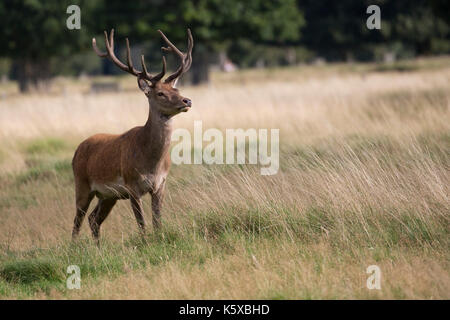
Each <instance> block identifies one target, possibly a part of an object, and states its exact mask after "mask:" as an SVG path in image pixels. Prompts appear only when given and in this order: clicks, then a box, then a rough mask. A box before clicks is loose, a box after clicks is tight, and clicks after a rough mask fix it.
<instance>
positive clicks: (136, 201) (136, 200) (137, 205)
mask: <svg viewBox="0 0 450 320" xmlns="http://www.w3.org/2000/svg"><path fill="white" fill-rule="evenodd" d="M130 202H131V208H132V209H133V213H134V216H135V217H136V221H137V223H138V226H139V230H140V232H141V235H144V234H145V220H144V210H143V209H142V202H141V198H140V197H137V196H131V197H130Z"/></svg>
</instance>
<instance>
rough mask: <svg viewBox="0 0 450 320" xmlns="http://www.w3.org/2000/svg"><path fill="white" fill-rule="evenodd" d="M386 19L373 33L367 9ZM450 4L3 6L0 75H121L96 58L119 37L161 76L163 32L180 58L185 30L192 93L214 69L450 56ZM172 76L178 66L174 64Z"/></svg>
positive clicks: (85, 2) (242, 0)
mask: <svg viewBox="0 0 450 320" xmlns="http://www.w3.org/2000/svg"><path fill="white" fill-rule="evenodd" d="M73 4H75V5H78V6H79V8H80V9H81V23H80V26H81V28H80V29H79V30H78V29H73V30H69V29H68V28H67V26H66V20H67V19H68V17H69V16H70V15H71V14H70V13H67V12H66V10H67V7H68V6H70V5H73ZM373 4H375V5H378V6H379V7H380V9H381V29H379V30H378V29H373V30H369V29H368V28H367V27H366V20H367V18H368V17H369V15H370V14H367V13H366V9H367V7H368V6H369V5H373ZM449 15H450V2H449V1H446V0H428V1H427V0H416V1H407V0H372V1H369V0H361V1H355V0H339V1H315V0H297V1H296V0H283V1H282V0H166V1H164V0H135V1H123V0H97V1H93V0H90V1H89V0H63V1H61V0H46V1H44V0H3V1H2V2H1V3H0V28H1V30H2V31H1V33H0V41H1V43H2V45H1V46H0V57H1V58H0V73H1V74H2V75H3V77H9V78H12V79H17V80H18V81H19V85H20V89H21V90H22V91H26V90H28V89H30V88H31V87H39V86H40V85H42V84H43V83H44V84H45V83H46V80H48V79H50V78H51V77H52V76H55V75H75V76H77V75H80V74H116V73H118V71H117V70H116V68H114V67H113V66H112V65H111V64H110V63H108V61H105V60H102V59H98V58H97V57H96V56H95V54H94V53H93V52H92V49H91V38H92V37H94V36H95V37H96V38H97V39H98V43H99V45H100V46H101V47H103V41H104V40H103V36H102V32H103V30H106V29H108V30H109V29H111V28H115V30H116V48H117V54H118V56H120V57H121V58H124V45H125V40H124V38H125V37H126V36H128V37H129V39H130V43H131V45H132V48H133V51H132V55H133V58H134V60H135V61H136V64H137V62H138V61H139V60H138V59H139V56H140V54H142V53H144V54H145V56H146V61H147V62H148V64H149V68H150V70H152V71H155V70H159V69H160V66H161V51H160V50H159V47H160V46H161V44H162V43H161V40H160V38H159V36H158V34H157V32H156V30H157V29H161V30H164V31H165V33H166V34H167V35H168V36H169V37H170V39H172V40H173V41H174V42H175V43H176V44H177V45H179V46H180V47H181V48H184V45H185V42H186V28H187V27H190V28H191V30H192V32H193V34H194V38H195V42H196V44H195V49H194V59H193V60H194V63H193V66H192V72H190V73H189V76H190V79H188V80H190V81H191V82H193V83H200V82H203V81H207V80H208V74H209V69H210V66H211V65H223V63H224V62H225V61H232V62H233V63H234V64H236V65H237V66H238V67H255V66H277V65H290V64H297V63H301V62H306V63H308V62H312V61H315V60H316V59H319V58H320V59H324V60H326V61H384V60H393V59H403V58H410V57H414V56H417V55H433V54H448V53H449V52H450V41H449V38H450V26H449V21H450V19H449ZM170 59H172V57H169V66H175V61H174V60H170Z"/></svg>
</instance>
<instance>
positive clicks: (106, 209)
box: [89, 199, 117, 244]
mask: <svg viewBox="0 0 450 320" xmlns="http://www.w3.org/2000/svg"><path fill="white" fill-rule="evenodd" d="M116 202H117V199H99V200H98V204H97V207H96V208H95V210H94V211H92V213H91V214H90V215H89V225H90V227H91V231H92V236H93V237H94V240H96V241H97V244H98V241H99V237H100V226H101V225H102V223H103V221H105V219H106V217H108V215H109V213H110V212H111V210H112V208H113V207H114V205H115V204H116Z"/></svg>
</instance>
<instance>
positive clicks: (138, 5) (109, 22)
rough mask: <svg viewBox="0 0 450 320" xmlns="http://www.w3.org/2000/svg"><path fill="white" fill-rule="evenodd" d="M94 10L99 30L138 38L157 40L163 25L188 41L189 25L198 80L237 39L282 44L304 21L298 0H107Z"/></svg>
mask: <svg viewBox="0 0 450 320" xmlns="http://www.w3.org/2000/svg"><path fill="white" fill-rule="evenodd" d="M96 10H97V11H96V13H95V14H94V15H95V16H96V17H98V19H96V31H97V33H100V31H101V30H104V29H109V28H112V27H115V28H116V29H117V30H119V31H120V34H121V35H129V36H130V37H131V36H132V38H133V41H138V42H139V41H148V39H154V38H155V36H156V35H157V34H156V32H155V30H156V29H161V30H164V32H166V33H167V34H168V35H169V36H170V38H171V39H173V41H176V42H177V43H185V42H186V28H187V27H189V28H191V30H192V32H193V34H194V40H195V46H194V58H193V65H192V80H193V82H194V83H200V82H203V81H206V80H207V79H208V71H209V65H210V62H211V55H212V54H214V53H217V52H219V51H226V49H227V48H228V47H229V46H230V45H231V44H232V43H233V42H235V41H238V40H239V39H247V40H249V41H251V42H253V43H255V44H265V45H282V44H284V43H286V42H289V41H297V40H298V39H299V37H300V28H301V27H302V26H303V24H304V19H303V15H302V13H301V12H300V11H299V9H298V7H297V5H296V2H295V0H284V1H281V0H178V1H175V0H168V1H162V0H149V1H128V2H124V1H121V0H108V1H103V5H99V6H97V7H96ZM130 40H131V39H130ZM180 46H181V45H180Z"/></svg>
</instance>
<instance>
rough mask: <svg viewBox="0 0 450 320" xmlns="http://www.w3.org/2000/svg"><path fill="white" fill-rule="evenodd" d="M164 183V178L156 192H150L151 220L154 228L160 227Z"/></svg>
mask: <svg viewBox="0 0 450 320" xmlns="http://www.w3.org/2000/svg"><path fill="white" fill-rule="evenodd" d="M165 185H166V180H164V181H163V182H162V183H161V186H160V187H159V189H158V191H157V192H153V193H152V211H153V215H152V222H153V228H154V230H160V229H161V207H162V202H163V199H164V187H165Z"/></svg>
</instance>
